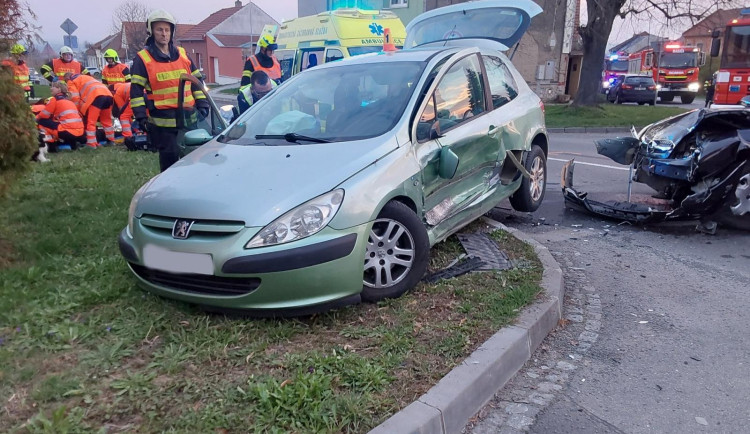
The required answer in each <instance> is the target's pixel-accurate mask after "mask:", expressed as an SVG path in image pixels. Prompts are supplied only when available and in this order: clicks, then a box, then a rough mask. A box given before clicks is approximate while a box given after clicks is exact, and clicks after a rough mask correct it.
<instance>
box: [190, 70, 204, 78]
mask: <svg viewBox="0 0 750 434" xmlns="http://www.w3.org/2000/svg"><path fill="white" fill-rule="evenodd" d="M192 74H193V75H194V76H196V77H198V78H201V77H202V76H203V74H201V72H200V71H198V70H197V69H196V70H195V71H193V72H192Z"/></svg>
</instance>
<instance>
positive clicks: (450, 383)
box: [370, 217, 565, 434]
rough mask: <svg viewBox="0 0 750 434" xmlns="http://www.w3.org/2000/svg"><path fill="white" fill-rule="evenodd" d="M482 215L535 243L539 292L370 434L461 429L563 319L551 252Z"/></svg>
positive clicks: (493, 223)
mask: <svg viewBox="0 0 750 434" xmlns="http://www.w3.org/2000/svg"><path fill="white" fill-rule="evenodd" d="M483 219H484V221H485V222H486V223H488V224H490V225H491V226H494V227H496V228H498V229H502V230H505V231H507V232H510V233H511V234H512V235H513V236H515V237H516V238H518V239H520V240H522V241H525V242H527V243H529V244H530V245H532V246H533V247H534V251H535V252H536V254H537V256H538V257H539V260H540V261H541V262H542V266H543V268H544V272H543V273H542V283H541V286H542V288H543V293H542V294H541V295H540V296H539V297H538V299H537V300H538V301H536V302H535V303H534V304H532V305H531V306H528V307H527V308H525V309H524V310H523V312H521V314H520V315H519V317H518V319H517V321H516V322H515V324H514V325H511V326H508V327H504V328H503V329H501V330H500V331H498V332H497V333H496V334H495V335H493V336H492V337H491V338H490V339H489V340H487V342H485V343H484V344H482V346H480V347H479V348H478V349H477V350H476V351H474V352H473V353H472V354H471V355H470V356H469V357H468V358H466V360H464V362H463V363H461V364H460V365H458V366H456V367H455V368H454V369H453V370H452V371H450V372H449V373H448V375H446V376H445V377H443V379H442V380H440V381H439V382H438V383H437V384H436V385H435V386H433V387H432V388H431V389H430V390H428V391H427V393H425V394H424V395H422V396H421V397H420V398H419V399H417V400H416V401H415V402H413V403H412V404H410V405H409V406H408V407H406V408H405V409H403V410H401V411H400V412H398V413H396V414H395V415H393V416H392V417H391V418H389V419H388V420H386V421H385V422H383V423H382V424H381V425H379V426H377V427H375V429H373V430H372V431H370V433H371V434H390V433H394V432H398V433H430V434H432V433H457V432H461V430H462V429H463V428H464V427H465V426H466V423H467V422H468V420H469V419H470V418H471V417H473V416H474V415H475V414H476V413H477V412H478V411H479V410H480V409H482V407H484V406H485V405H486V404H487V403H488V402H489V401H490V399H492V397H493V396H494V395H495V393H496V392H497V391H498V390H500V389H501V388H502V387H503V386H504V385H505V384H506V383H507V382H508V381H509V380H510V379H511V378H513V376H514V375H515V374H516V372H518V370H519V369H521V367H523V365H524V364H525V363H526V361H527V360H529V359H530V358H531V355H532V354H533V353H534V351H535V350H536V348H537V347H538V346H539V344H540V343H541V342H542V340H544V338H545V337H546V336H547V334H548V333H549V332H550V331H551V330H552V329H553V328H554V327H555V326H556V325H557V323H558V321H559V320H560V318H561V317H562V303H563V297H564V295H565V294H564V291H565V289H564V286H563V276H562V269H561V268H560V265H559V264H558V263H557V261H555V259H554V258H553V257H552V255H551V254H550V252H549V250H547V248H546V247H544V246H543V245H541V244H539V243H538V242H537V241H536V240H534V239H533V238H531V237H530V236H528V235H526V234H524V233H523V232H521V231H519V230H517V229H513V228H508V227H507V226H505V225H503V224H502V223H499V222H497V221H494V220H491V219H489V218H487V217H484V218H483Z"/></svg>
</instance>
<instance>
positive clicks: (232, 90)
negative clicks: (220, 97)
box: [219, 87, 240, 95]
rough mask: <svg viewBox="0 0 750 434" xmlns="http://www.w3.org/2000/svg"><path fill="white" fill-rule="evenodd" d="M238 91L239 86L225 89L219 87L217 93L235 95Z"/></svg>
mask: <svg viewBox="0 0 750 434" xmlns="http://www.w3.org/2000/svg"><path fill="white" fill-rule="evenodd" d="M239 91H240V88H239V87H230V88H227V89H221V90H219V93H225V94H227V95H237V92H239Z"/></svg>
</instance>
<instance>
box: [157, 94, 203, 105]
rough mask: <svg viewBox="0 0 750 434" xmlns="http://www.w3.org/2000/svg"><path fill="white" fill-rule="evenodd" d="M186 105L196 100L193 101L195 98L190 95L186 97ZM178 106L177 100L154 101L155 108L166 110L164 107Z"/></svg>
mask: <svg viewBox="0 0 750 434" xmlns="http://www.w3.org/2000/svg"><path fill="white" fill-rule="evenodd" d="M184 101H185V103H192V102H194V101H195V100H194V99H193V96H192V95H190V96H189V97H188V96H185V100H184ZM170 105H171V106H177V98H166V99H156V100H154V106H155V107H156V108H164V106H170Z"/></svg>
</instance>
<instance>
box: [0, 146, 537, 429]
mask: <svg viewBox="0 0 750 434" xmlns="http://www.w3.org/2000/svg"><path fill="white" fill-rule="evenodd" d="M51 159H52V162H50V163H48V164H38V165H35V166H34V168H33V170H32V172H31V173H29V174H28V175H27V176H26V177H25V178H24V179H22V180H19V182H18V183H16V184H15V185H14V187H13V188H12V189H11V190H10V192H9V194H8V196H7V197H6V198H2V199H0V219H2V221H3V224H2V225H1V226H0V407H1V408H0V414H2V417H0V432H9V431H10V432H92V431H99V430H101V431H129V432H161V431H178V432H216V431H222V430H228V431H230V432H253V431H254V432H266V431H268V432H366V431H368V430H369V429H371V428H372V427H374V426H376V425H378V424H379V423H381V422H383V421H384V420H385V419H387V418H388V417H389V416H391V415H392V414H394V413H395V412H397V411H398V410H400V409H402V408H404V407H405V406H407V405H408V404H410V403H411V402H413V401H414V400H415V399H416V398H417V397H419V396H420V395H421V394H423V393H425V392H426V391H427V390H428V389H429V388H430V387H431V386H432V385H434V384H435V383H436V382H437V381H438V380H439V379H440V378H442V377H443V376H444V375H445V374H446V373H447V372H448V371H449V370H450V369H452V368H453V367H454V366H456V365H457V364H458V363H460V362H461V361H462V360H463V359H464V358H465V357H466V356H467V355H468V354H470V353H471V351H473V350H474V349H476V347H477V346H478V345H480V344H481V343H482V342H484V341H485V340H486V339H487V338H488V337H489V336H491V335H492V334H493V333H495V332H496V331H497V330H498V329H499V328H500V327H502V326H503V325H505V324H508V323H510V322H511V321H512V320H513V318H514V317H515V316H516V315H517V312H518V309H519V308H520V307H522V306H524V305H525V304H528V303H530V302H531V301H533V300H534V298H535V297H536V295H537V294H538V292H539V291H540V288H539V286H538V282H539V281H540V279H541V266H540V264H539V262H538V260H537V259H536V257H535V256H534V253H533V249H532V248H531V247H530V246H527V245H525V244H523V243H521V242H520V241H518V240H516V239H515V238H513V237H511V236H509V235H507V234H504V233H502V232H493V233H492V236H493V237H494V238H495V239H496V240H498V242H499V244H500V245H501V246H502V247H503V248H504V249H505V250H506V251H507V252H508V254H509V255H510V256H511V257H512V258H514V259H516V260H521V261H525V262H526V263H528V264H531V266H530V268H522V269H514V270H510V271H506V272H502V273H500V272H497V273H493V272H486V273H477V274H469V275H465V276H461V277H459V278H455V279H450V280H444V281H441V282H438V283H436V284H432V285H426V284H420V285H418V286H417V288H415V290H413V291H412V292H410V293H408V294H406V295H405V296H403V297H401V298H400V299H397V300H388V301H384V302H382V303H378V304H361V305H358V306H352V307H348V308H345V309H341V310H338V311H333V312H329V313H326V314H321V315H315V316H312V317H305V318H296V319H276V320H268V319H266V320H251V319H237V318H227V317H224V316H218V315H207V314H205V313H202V312H201V311H200V310H198V309H197V308H195V307H192V306H189V305H186V304H183V303H179V302H175V301H171V300H166V299H161V298H158V297H155V296H152V295H150V294H149V293H147V292H145V291H143V290H141V289H139V288H138V287H137V286H136V285H135V279H134V278H133V277H132V276H131V275H130V272H129V271H128V269H127V267H126V265H125V262H124V261H123V259H122V258H121V257H120V255H119V252H118V248H117V234H118V232H119V231H120V230H121V229H122V227H123V226H124V225H125V220H126V217H127V209H128V204H129V202H130V198H131V197H132V195H133V193H134V192H135V191H136V190H137V188H138V187H139V186H140V185H141V184H142V183H144V182H145V181H147V180H148V179H149V178H150V177H151V176H153V175H155V174H156V173H157V171H158V160H157V159H158V156H157V155H155V154H151V153H144V152H125V151H124V150H123V149H122V148H121V147H113V148H106V149H101V150H97V151H89V152H83V151H79V152H73V153H67V154H53V155H51ZM467 230H472V231H475V230H488V231H489V229H488V228H486V227H485V226H484V225H482V224H481V223H474V224H472V225H471V226H470V227H469V228H467ZM461 253H463V251H462V249H461V247H460V245H459V243H458V241H457V240H456V239H455V238H454V237H452V238H449V239H448V240H447V241H445V242H443V243H440V244H439V245H437V246H436V247H434V248H433V250H432V252H431V257H432V259H431V262H430V269H431V270H433V271H434V270H437V269H440V268H442V267H445V266H446V265H447V264H448V263H450V262H452V261H453V260H454V259H456V258H457V257H458V256H459V255H460V254H461Z"/></svg>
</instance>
